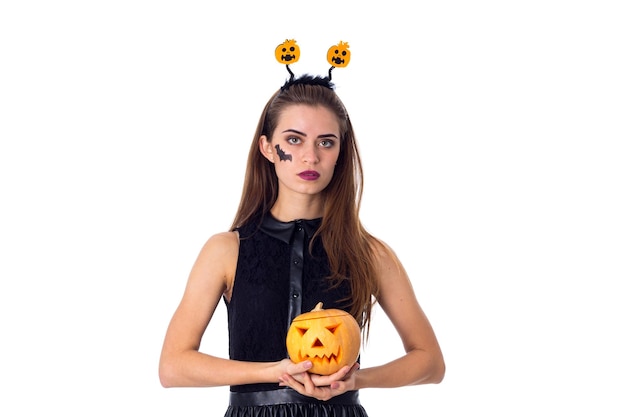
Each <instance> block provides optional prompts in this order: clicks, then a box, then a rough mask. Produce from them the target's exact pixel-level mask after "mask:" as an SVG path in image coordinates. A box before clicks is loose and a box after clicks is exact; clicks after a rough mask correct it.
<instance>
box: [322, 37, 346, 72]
mask: <svg viewBox="0 0 626 417" xmlns="http://www.w3.org/2000/svg"><path fill="white" fill-rule="evenodd" d="M349 47H350V45H348V42H343V41H340V42H339V44H337V45H333V46H331V47H330V48H329V49H328V54H326V59H327V60H328V63H329V64H330V65H332V66H333V67H347V66H348V64H349V63H350V50H349V49H348V48H349Z"/></svg>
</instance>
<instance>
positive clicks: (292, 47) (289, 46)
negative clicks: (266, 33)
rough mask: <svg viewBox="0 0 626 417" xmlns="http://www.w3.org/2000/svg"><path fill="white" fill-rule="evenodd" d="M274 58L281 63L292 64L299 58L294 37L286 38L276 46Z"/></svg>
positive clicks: (298, 49) (298, 48) (298, 50)
mask: <svg viewBox="0 0 626 417" xmlns="http://www.w3.org/2000/svg"><path fill="white" fill-rule="evenodd" d="M274 53H275V55H276V60H277V61H278V62H279V63H281V64H287V65H289V64H293V63H295V62H298V59H300V47H299V46H298V45H296V41H295V40H294V39H287V40H285V42H283V43H281V44H280V45H278V46H277V47H276V50H275V51H274Z"/></svg>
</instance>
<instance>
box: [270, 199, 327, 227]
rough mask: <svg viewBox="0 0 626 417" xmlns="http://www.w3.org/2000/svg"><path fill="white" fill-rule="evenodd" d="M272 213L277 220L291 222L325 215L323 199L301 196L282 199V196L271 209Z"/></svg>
mask: <svg viewBox="0 0 626 417" xmlns="http://www.w3.org/2000/svg"><path fill="white" fill-rule="evenodd" d="M270 213H272V216H274V218H275V219H276V220H279V221H281V222H290V221H292V220H298V219H317V218H320V217H322V216H323V215H324V204H323V202H322V198H321V197H320V196H319V195H317V196H306V195H304V196H301V198H300V197H298V198H290V199H289V200H288V201H287V200H286V199H281V198H280V196H279V197H278V199H277V200H276V203H274V206H273V207H272V208H271V210H270Z"/></svg>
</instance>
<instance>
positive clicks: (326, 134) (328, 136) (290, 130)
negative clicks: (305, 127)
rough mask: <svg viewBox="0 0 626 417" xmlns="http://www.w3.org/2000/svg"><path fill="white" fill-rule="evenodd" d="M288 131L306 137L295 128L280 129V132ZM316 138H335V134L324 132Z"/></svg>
mask: <svg viewBox="0 0 626 417" xmlns="http://www.w3.org/2000/svg"><path fill="white" fill-rule="evenodd" d="M288 132H289V133H295V134H298V135H300V136H304V137H306V133H304V132H300V131H299V130H296V129H286V130H283V131H282V133H288ZM318 138H335V139H336V138H337V135H335V134H334V133H325V134H323V135H319V136H318Z"/></svg>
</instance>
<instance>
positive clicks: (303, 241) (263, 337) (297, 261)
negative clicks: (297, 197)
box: [225, 213, 367, 417]
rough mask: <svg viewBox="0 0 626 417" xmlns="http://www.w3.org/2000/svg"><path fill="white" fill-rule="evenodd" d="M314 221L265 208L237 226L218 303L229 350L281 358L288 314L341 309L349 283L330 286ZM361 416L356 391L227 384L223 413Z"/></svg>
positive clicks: (246, 356)
mask: <svg viewBox="0 0 626 417" xmlns="http://www.w3.org/2000/svg"><path fill="white" fill-rule="evenodd" d="M320 223H321V219H314V220H295V221H292V222H280V221H278V220H276V219H274V218H273V217H272V216H271V215H270V214H269V213H268V214H267V215H265V216H264V217H263V218H262V219H257V220H256V221H253V222H250V223H249V224H247V225H245V226H243V227H241V228H239V229H237V230H238V232H239V239H240V246H239V258H238V261H237V271H236V275H235V282H234V287H233V291H232V295H231V299H230V302H226V307H227V312H228V329H229V356H230V358H231V359H234V360H241V361H251V362H274V361H279V360H282V359H284V358H287V357H288V354H287V347H286V345H285V339H286V337H287V330H288V328H289V325H290V323H291V320H292V319H293V318H294V317H295V316H297V315H298V314H300V313H302V312H306V311H310V310H312V309H313V308H314V307H315V305H316V304H317V303H318V302H320V301H321V302H322V303H323V308H325V309H329V308H339V309H344V310H346V309H347V306H348V304H349V302H347V301H346V300H347V299H348V300H349V297H350V285H349V282H348V281H347V280H344V281H343V282H342V283H341V284H340V285H339V286H337V287H332V285H331V283H330V282H329V281H328V279H327V278H326V277H327V276H328V275H329V274H330V269H329V266H328V257H327V255H326V252H325V251H324V248H323V247H322V244H321V241H320V240H319V239H316V241H315V243H314V246H313V248H312V251H311V252H310V251H309V250H308V248H309V242H310V238H311V237H312V236H313V234H314V233H315V231H316V230H317V228H318V227H319V225H320ZM252 416H254V417H282V416H285V417H287V416H289V417H295V416H299V417H321V416H324V417H367V413H366V412H365V410H364V408H363V407H362V406H361V405H360V403H359V399H358V391H351V392H346V393H344V394H342V395H340V396H337V397H335V398H332V399H331V400H329V401H319V400H316V399H314V398H311V397H307V396H303V395H301V394H299V393H297V392H296V391H294V390H293V389H291V388H285V387H280V386H279V385H278V383H271V384H270V383H266V384H248V385H234V386H231V387H230V405H229V407H228V409H227V411H226V414H225V417H252Z"/></svg>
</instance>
